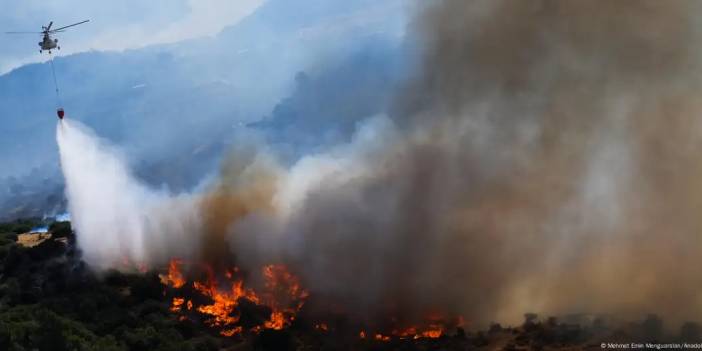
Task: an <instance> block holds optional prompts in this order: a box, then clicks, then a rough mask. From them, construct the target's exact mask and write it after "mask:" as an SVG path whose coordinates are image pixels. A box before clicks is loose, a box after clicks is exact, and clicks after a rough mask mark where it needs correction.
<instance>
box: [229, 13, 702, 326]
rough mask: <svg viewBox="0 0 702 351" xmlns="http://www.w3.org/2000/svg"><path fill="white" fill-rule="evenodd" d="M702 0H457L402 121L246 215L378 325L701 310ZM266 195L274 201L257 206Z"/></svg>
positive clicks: (428, 27) (300, 174) (249, 240)
mask: <svg viewBox="0 0 702 351" xmlns="http://www.w3.org/2000/svg"><path fill="white" fill-rule="evenodd" d="M701 6H702V3H700V2H698V1H657V0H656V1H642V0H631V1H627V0H618V1H579V0H558V1H556V0H553V1H521V0H500V1H496V0H489V1H488V0H473V1H459V0H456V1H441V2H439V3H437V4H435V5H432V6H430V7H429V8H427V9H426V10H425V11H424V12H423V14H422V15H421V16H420V17H418V18H417V19H416V21H415V23H414V30H415V35H416V36H417V37H418V38H419V40H420V42H421V44H422V48H423V57H424V59H423V65H422V70H421V72H420V73H419V74H418V75H417V76H416V77H415V78H414V79H412V80H411V81H410V82H408V84H407V86H406V87H405V89H404V90H403V93H402V94H401V95H400V96H399V97H398V99H397V107H396V108H395V109H394V110H393V112H392V113H391V115H390V117H389V118H386V117H382V116H380V117H377V118H374V119H371V120H369V121H368V122H366V123H364V124H363V125H362V126H360V127H359V131H358V132H357V135H356V137H355V139H354V140H353V141H352V142H351V143H350V144H348V145H342V146H339V147H337V148H335V149H333V150H329V151H328V152H324V153H321V154H318V155H310V156H308V157H305V158H303V159H302V160H300V161H299V162H298V163H297V164H295V165H294V166H293V167H292V168H291V169H290V170H289V172H288V173H287V174H284V175H281V176H280V181H279V184H278V186H277V188H275V190H274V193H273V194H272V195H271V197H270V201H271V203H273V205H274V206H273V207H274V209H275V210H272V211H271V210H268V211H263V212H254V213H251V214H248V215H247V216H246V217H245V218H244V219H240V220H237V221H236V223H235V224H234V226H232V227H231V232H232V233H231V237H230V238H231V239H232V240H231V243H232V247H233V250H234V252H235V254H236V255H237V257H239V258H240V259H241V260H242V263H243V264H244V265H245V266H249V268H251V267H254V266H257V265H259V264H262V263H267V262H270V261H283V262H285V263H288V264H289V265H291V267H292V269H293V270H294V271H296V272H297V273H298V274H300V275H301V276H302V278H303V280H304V284H305V285H306V287H308V288H309V289H310V290H311V292H312V293H313V294H316V296H322V297H324V298H328V299H329V300H330V301H335V302H336V303H338V304H339V305H341V306H346V309H347V310H349V311H352V312H353V313H355V314H357V315H358V316H360V317H364V318H366V319H368V320H377V319H378V318H379V317H387V316H395V317H397V318H401V319H402V318H404V319H413V320H419V319H421V318H423V317H424V316H426V315H428V314H434V313H442V314H451V313H460V314H462V315H464V316H465V317H466V319H467V320H468V321H471V322H474V323H478V324H479V323H485V322H488V321H491V320H498V321H507V322H514V321H517V320H518V318H519V316H521V314H522V313H524V312H526V311H536V312H542V313H545V314H562V313H572V312H590V313H598V312H605V313H614V314H617V315H620V316H622V317H630V316H633V317H637V316H640V315H641V314H643V313H646V312H657V313H661V314H663V315H665V316H668V317H671V318H674V319H676V320H682V319H695V318H696V317H698V316H699V313H700V312H702V305H701V302H702V293H700V291H701V289H700V288H702V280H701V278H700V277H702V275H701V274H700V273H702V272H701V271H702V258H700V255H698V251H699V248H700V247H702V246H701V245H702V242H701V241H702V236H700V235H699V233H700V229H702V219H701V218H702V217H701V216H700V215H699V214H700V213H699V211H701V210H702V167H701V166H700V165H701V164H702V163H700V161H699V157H700V155H702V152H700V151H702V149H701V146H702V138H701V137H702V129H701V128H702V123H701V122H700V119H699V112H700V108H702V103H701V102H700V101H702V100H700V99H699V98H698V94H699V93H700V91H702V90H700V82H701V80H700V78H701V77H700V72H702V71H701V70H700V68H701V67H700V64H699V62H702V61H701V60H700V59H702V57H700V54H699V45H698V43H700V42H701V41H700V40H702V37H700V26H699V23H700V20H699V16H698V15H697V14H699V13H700V12H699V10H700V7H701ZM257 201H260V199H259V200H257Z"/></svg>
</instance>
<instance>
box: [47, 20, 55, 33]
mask: <svg viewBox="0 0 702 351" xmlns="http://www.w3.org/2000/svg"><path fill="white" fill-rule="evenodd" d="M53 25H54V21H51V22H49V26H48V27H46V31H49V30H51V26H53Z"/></svg>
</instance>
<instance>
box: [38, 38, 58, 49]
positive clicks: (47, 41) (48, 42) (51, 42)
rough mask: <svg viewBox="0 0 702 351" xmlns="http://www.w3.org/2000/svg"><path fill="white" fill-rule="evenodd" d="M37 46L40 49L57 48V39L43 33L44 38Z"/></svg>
mask: <svg viewBox="0 0 702 351" xmlns="http://www.w3.org/2000/svg"><path fill="white" fill-rule="evenodd" d="M39 47H40V48H41V50H40V51H43V50H51V49H55V48H58V47H59V46H58V39H51V36H50V35H49V34H44V39H42V41H40V42H39ZM59 49H60V48H59Z"/></svg>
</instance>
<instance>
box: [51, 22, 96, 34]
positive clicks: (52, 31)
mask: <svg viewBox="0 0 702 351" xmlns="http://www.w3.org/2000/svg"><path fill="white" fill-rule="evenodd" d="M86 22H90V20H85V21H83V22H78V23H73V24H71V25H68V26H65V27H61V28H56V29H54V30H50V31H49V33H55V32H56V31H59V30H61V29H66V28H68V27H73V26H77V25H79V24H83V23H86Z"/></svg>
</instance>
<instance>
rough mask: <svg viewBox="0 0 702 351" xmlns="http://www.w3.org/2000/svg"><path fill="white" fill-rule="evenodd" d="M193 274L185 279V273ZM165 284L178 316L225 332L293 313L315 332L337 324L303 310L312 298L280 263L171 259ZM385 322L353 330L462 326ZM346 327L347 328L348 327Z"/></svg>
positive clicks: (417, 333)
mask: <svg viewBox="0 0 702 351" xmlns="http://www.w3.org/2000/svg"><path fill="white" fill-rule="evenodd" d="M186 271H187V272H192V273H191V275H192V276H195V277H198V278H196V279H192V280H188V279H186V278H185V273H184V272H186ZM159 278H160V281H161V283H162V284H163V285H164V286H165V291H164V296H166V297H167V298H168V299H169V301H171V306H170V311H172V312H173V313H175V314H176V315H177V316H178V319H179V320H181V321H184V320H190V321H196V322H202V323H204V324H205V325H207V326H209V327H210V328H212V329H214V330H216V331H217V332H218V333H219V334H221V335H222V336H226V337H233V336H241V335H242V334H258V333H260V332H261V331H263V330H266V329H268V330H283V329H285V328H288V327H291V326H292V325H293V323H295V322H296V320H297V318H298V316H300V315H302V316H304V317H305V318H306V319H307V320H305V321H303V322H302V323H306V324H309V325H312V324H313V325H314V329H316V330H317V331H319V332H320V333H328V332H330V331H338V330H339V329H340V328H342V327H341V326H340V325H335V323H333V322H331V321H315V320H312V319H313V318H315V317H313V316H312V315H313V314H315V313H314V312H310V311H303V308H304V306H305V303H306V302H307V300H308V299H310V298H312V297H311V296H310V293H309V292H308V291H307V290H306V289H305V288H304V287H303V286H302V284H301V282H300V279H299V278H298V277H297V276H296V275H295V274H293V273H291V272H290V271H289V270H288V268H287V267H286V266H285V265H282V264H270V265H265V266H263V267H262V268H261V270H260V271H259V272H253V273H245V272H243V271H242V270H240V269H239V268H238V267H232V268H228V269H224V270H222V271H221V272H216V271H215V269H214V268H213V267H212V266H211V265H207V264H187V263H186V262H184V261H183V260H180V259H172V260H171V261H170V262H169V264H168V271H167V272H166V273H163V274H160V275H159ZM247 278H248V280H250V281H257V280H258V281H262V284H260V287H259V288H256V289H255V288H252V287H250V286H249V285H247V283H246V281H247ZM375 324H376V325H387V326H389V327H386V328H385V329H377V330H372V331H371V330H370V329H367V328H366V327H364V326H358V327H356V328H361V329H360V331H358V333H357V335H358V338H360V339H366V338H367V335H368V338H371V339H373V340H376V341H384V342H387V341H390V340H391V339H393V338H397V339H420V338H429V339H435V338H439V337H441V336H443V335H445V334H446V331H447V330H448V329H449V328H456V327H458V328H461V327H463V326H464V322H463V318H462V317H458V318H455V319H452V320H451V321H450V322H449V320H448V319H446V318H443V317H441V316H438V315H436V316H429V317H427V318H426V323H425V324H423V325H421V326H419V325H412V326H406V327H400V325H401V323H400V322H399V321H398V320H397V318H394V317H391V318H389V320H388V321H382V323H375ZM348 331H349V332H350V331H351V330H348Z"/></svg>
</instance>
